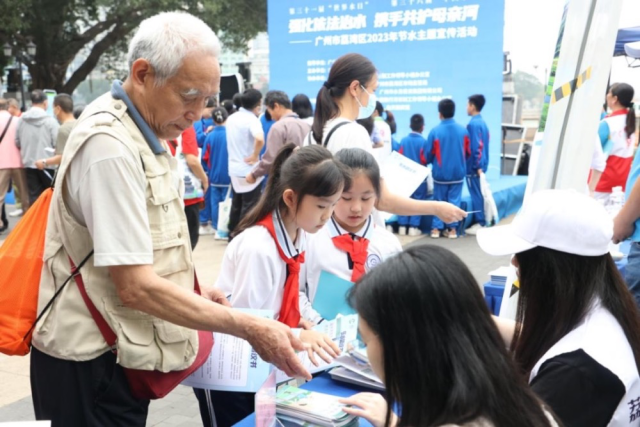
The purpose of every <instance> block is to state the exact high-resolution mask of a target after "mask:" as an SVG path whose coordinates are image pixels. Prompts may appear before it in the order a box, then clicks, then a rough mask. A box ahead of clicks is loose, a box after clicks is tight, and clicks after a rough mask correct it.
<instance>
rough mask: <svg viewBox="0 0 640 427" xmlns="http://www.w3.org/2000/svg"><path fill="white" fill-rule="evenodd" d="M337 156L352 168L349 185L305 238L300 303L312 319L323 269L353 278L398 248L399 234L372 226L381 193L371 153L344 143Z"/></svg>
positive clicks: (315, 316) (316, 317) (314, 319)
mask: <svg viewBox="0 0 640 427" xmlns="http://www.w3.org/2000/svg"><path fill="white" fill-rule="evenodd" d="M336 159H338V160H339V161H340V162H341V163H343V164H344V165H345V166H347V167H348V168H349V169H350V172H351V185H350V186H347V187H345V189H344V191H343V193H342V197H341V198H340V201H339V202H338V204H337V205H336V209H335V211H334V212H333V216H332V218H331V219H330V220H329V221H328V222H327V224H326V225H325V226H324V228H323V229H322V230H320V231H319V232H318V233H317V234H315V235H313V236H310V237H309V241H308V242H307V248H308V249H307V260H306V262H305V266H304V271H305V280H306V286H305V288H302V287H301V289H300V306H301V308H302V315H303V317H304V318H305V320H307V321H309V322H311V323H312V324H316V323H318V322H320V321H321V320H322V317H321V316H320V314H319V313H318V312H316V310H314V309H313V307H312V304H313V300H314V298H315V295H316V292H317V290H318V284H319V280H320V275H321V273H322V272H323V271H326V272H327V273H331V274H334V275H336V276H338V277H340V278H342V279H344V280H349V281H352V282H356V281H358V279H360V277H361V276H362V275H363V274H364V273H365V272H367V271H369V270H371V269H372V268H374V267H375V266H377V265H378V264H380V263H381V262H382V261H384V260H385V259H387V258H389V257H390V256H392V255H394V254H396V253H398V252H400V251H402V246H401V245H400V241H398V238H397V237H396V236H394V235H393V234H392V233H390V232H389V231H387V230H386V229H385V228H384V227H381V226H378V225H376V224H375V221H374V220H373V217H372V215H371V213H372V211H373V207H374V205H375V203H376V199H377V198H378V197H379V195H380V168H379V167H378V163H377V162H376V160H375V158H374V157H373V155H372V154H370V153H368V152H366V151H364V150H363V149H361V148H344V149H342V150H340V151H338V153H337V154H336Z"/></svg>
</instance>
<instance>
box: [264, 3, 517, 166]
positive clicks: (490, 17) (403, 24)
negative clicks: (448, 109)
mask: <svg viewBox="0 0 640 427" xmlns="http://www.w3.org/2000/svg"><path fill="white" fill-rule="evenodd" d="M268 17H269V44H270V49H269V51H270V54H269V55H270V58H269V62H270V84H269V87H270V89H277V90H284V91H285V92H287V93H288V94H289V95H290V96H291V97H293V96H294V95H295V94H298V93H304V94H306V95H307V96H309V98H311V100H312V102H315V98H316V95H317V93H318V90H319V89H320V86H321V85H322V83H323V82H324V81H325V80H326V79H327V76H328V73H329V69H330V68H331V64H332V63H333V61H335V59H337V58H338V57H339V56H341V55H343V54H345V53H349V52H357V53H360V54H362V55H365V56H366V57H368V58H369V59H371V60H372V61H373V63H374V64H375V65H376V68H377V69H378V71H379V75H378V78H379V82H380V86H379V88H378V90H377V96H378V99H379V100H380V102H381V103H382V104H383V105H384V107H385V109H387V110H390V111H391V112H392V113H393V114H394V115H395V117H396V122H397V124H398V131H397V133H396V134H395V135H394V138H395V139H396V140H397V141H400V139H402V138H403V137H404V136H406V135H407V134H408V133H409V132H410V129H409V119H410V117H411V115H413V114H415V113H420V114H422V115H423V116H424V118H425V133H424V136H425V137H426V135H427V134H428V132H429V130H430V129H431V128H432V127H434V126H436V125H437V124H438V122H439V118H438V107H437V105H438V102H439V101H440V100H441V99H443V98H452V99H453V100H454V101H455V103H456V116H455V118H456V120H457V121H458V122H459V123H460V124H463V125H466V124H467V122H468V120H469V118H468V117H467V113H466V107H467V98H468V97H469V96H470V95H473V94H476V93H480V94H483V95H484V96H485V97H486V99H487V105H486V107H485V109H484V111H483V112H482V115H483V117H484V118H485V120H486V121H487V123H488V125H489V129H490V131H491V135H492V137H493V138H492V141H491V147H490V156H489V157H490V166H489V175H490V177H491V176H497V175H498V174H499V171H500V151H501V147H500V146H501V141H500V140H501V135H502V132H501V127H500V123H501V117H502V69H503V53H502V46H503V30H504V0H375V1H374V0H369V1H349V2H345V1H342V2H339V1H328V0H295V1H292V0H289V1H283V0H270V1H269V2H268Z"/></svg>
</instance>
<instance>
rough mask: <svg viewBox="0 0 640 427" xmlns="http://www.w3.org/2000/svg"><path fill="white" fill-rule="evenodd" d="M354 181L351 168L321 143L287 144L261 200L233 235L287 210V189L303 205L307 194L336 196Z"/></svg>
mask: <svg viewBox="0 0 640 427" xmlns="http://www.w3.org/2000/svg"><path fill="white" fill-rule="evenodd" d="M350 182H351V180H350V174H349V171H348V170H347V168H346V167H345V166H344V165H343V164H342V163H340V162H338V161H337V160H336V159H335V158H334V157H333V155H332V154H331V152H330V151H329V150H327V149H326V148H324V147H322V146H319V145H311V146H308V147H301V148H298V147H297V146H296V145H295V144H287V145H285V146H284V147H282V148H281V149H280V151H279V152H278V155H277V156H276V158H275V160H274V161H273V165H272V166H271V171H270V172H269V180H268V181H267V186H266V187H265V190H264V193H262V196H261V197H260V200H259V201H258V203H257V204H256V206H254V207H253V209H251V210H250V211H249V212H248V213H247V215H245V217H244V218H243V219H242V221H240V224H238V227H237V229H236V230H234V232H233V233H232V234H233V237H235V236H237V235H238V234H240V233H242V232H243V231H244V230H246V229H247V228H249V227H252V226H254V225H255V224H256V223H258V221H260V220H261V219H262V218H264V217H265V216H267V215H268V214H270V213H271V212H273V211H274V210H276V209H278V208H279V209H280V210H281V211H283V210H284V209H286V204H285V203H284V200H283V199H282V194H283V193H284V191H285V190H287V189H291V190H293V191H294V192H295V193H296V196H297V198H298V206H300V203H302V199H304V196H307V195H310V196H316V197H328V196H332V195H334V194H336V193H338V192H341V191H342V189H343V188H344V187H345V185H350Z"/></svg>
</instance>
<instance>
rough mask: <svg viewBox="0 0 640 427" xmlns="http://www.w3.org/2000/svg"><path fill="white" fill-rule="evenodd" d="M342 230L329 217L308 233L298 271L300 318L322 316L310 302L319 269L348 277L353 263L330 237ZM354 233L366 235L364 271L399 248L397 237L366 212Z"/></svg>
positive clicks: (342, 232)
mask: <svg viewBox="0 0 640 427" xmlns="http://www.w3.org/2000/svg"><path fill="white" fill-rule="evenodd" d="M343 234H349V232H348V231H346V230H345V229H343V228H342V227H340V225H338V223H337V222H336V220H335V219H334V218H331V220H330V221H329V222H328V223H327V224H326V225H325V226H324V227H323V228H322V229H321V230H320V231H318V232H317V233H316V234H310V235H308V236H307V239H308V242H307V253H306V261H305V263H304V265H303V267H302V270H301V273H300V280H301V285H300V313H301V314H302V317H303V318H305V319H307V320H309V321H311V322H314V323H317V322H318V321H320V320H321V319H322V318H321V317H320V315H319V314H318V313H317V312H316V311H315V310H314V309H313V308H312V306H311V305H312V303H313V300H314V298H315V296H316V291H317V290H318V282H319V280H320V274H321V273H322V271H326V272H327V273H331V274H334V275H336V276H338V277H340V278H341V279H344V280H349V281H350V280H351V274H352V272H353V265H352V263H350V262H349V256H348V255H347V253H346V252H345V251H343V250H340V249H338V248H337V247H336V246H335V245H334V244H333V241H332V239H333V238H334V237H337V236H341V235H343ZM355 236H357V237H358V238H361V237H364V238H366V239H369V246H368V250H367V252H368V255H367V262H366V263H365V272H368V271H370V270H371V269H372V268H374V267H376V266H377V265H378V264H380V263H381V262H383V261H384V260H386V259H387V258H389V257H391V256H393V255H394V254H397V253H398V252H401V251H402V246H401V245H400V241H399V240H398V238H397V237H396V236H394V235H393V234H392V233H390V232H388V231H387V230H386V229H385V228H383V227H379V226H376V225H375V221H374V220H373V217H372V216H369V218H368V219H367V221H366V223H365V224H364V226H363V227H362V228H361V229H360V231H358V232H357V233H355Z"/></svg>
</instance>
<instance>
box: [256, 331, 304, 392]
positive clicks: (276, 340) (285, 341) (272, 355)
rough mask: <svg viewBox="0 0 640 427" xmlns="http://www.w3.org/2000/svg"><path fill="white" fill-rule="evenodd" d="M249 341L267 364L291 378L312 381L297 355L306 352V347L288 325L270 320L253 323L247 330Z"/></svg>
mask: <svg viewBox="0 0 640 427" xmlns="http://www.w3.org/2000/svg"><path fill="white" fill-rule="evenodd" d="M247 341H249V344H251V346H252V347H253V349H254V350H255V351H256V352H258V354H259V355H260V357H261V358H262V360H264V361H265V362H269V363H271V364H273V365H275V366H276V367H277V368H279V369H281V370H283V371H284V372H285V373H286V374H287V375H289V376H291V377H296V378H305V379H307V380H310V379H311V375H310V374H309V372H308V371H307V370H306V369H305V368H304V366H303V365H302V362H301V361H300V359H299V358H298V356H297V355H296V351H304V350H306V348H305V345H304V344H303V343H302V341H300V340H299V339H298V338H296V337H295V336H293V333H292V331H291V328H289V327H288V326H287V325H285V324H283V323H280V322H276V321H275V320H269V319H259V320H257V321H254V322H251V324H250V325H248V329H247Z"/></svg>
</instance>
